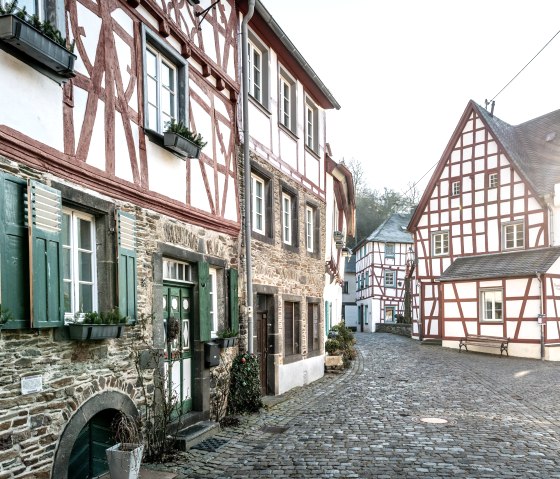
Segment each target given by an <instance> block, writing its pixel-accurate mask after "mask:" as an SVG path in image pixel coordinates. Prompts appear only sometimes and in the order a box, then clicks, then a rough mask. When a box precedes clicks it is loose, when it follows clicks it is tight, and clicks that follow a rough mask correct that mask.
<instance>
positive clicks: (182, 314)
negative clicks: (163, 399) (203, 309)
mask: <svg viewBox="0 0 560 479" xmlns="http://www.w3.org/2000/svg"><path fill="white" fill-rule="evenodd" d="M192 294H193V290H192V287H185V286H172V285H166V284H164V286H163V321H164V327H165V328H164V329H165V333H166V354H165V373H166V379H167V385H166V386H167V391H168V394H169V398H170V400H172V402H176V403H177V405H178V407H177V414H178V415H181V414H185V413H186V412H189V411H190V410H191V409H192V377H193V374H192V370H193V364H192V339H193V337H192V318H193V301H192Z"/></svg>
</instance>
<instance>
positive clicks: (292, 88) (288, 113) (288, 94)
mask: <svg viewBox="0 0 560 479" xmlns="http://www.w3.org/2000/svg"><path fill="white" fill-rule="evenodd" d="M278 83H279V87H280V91H279V94H278V105H279V107H280V111H279V112H278V113H279V120H280V124H282V125H283V126H285V127H286V128H287V129H288V130H290V131H292V132H295V129H296V84H295V81H294V80H293V79H292V78H291V77H290V76H289V75H288V74H287V73H286V72H285V71H284V70H283V69H282V68H280V78H279V82H278Z"/></svg>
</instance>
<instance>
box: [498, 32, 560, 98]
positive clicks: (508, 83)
mask: <svg viewBox="0 0 560 479" xmlns="http://www.w3.org/2000/svg"><path fill="white" fill-rule="evenodd" d="M559 33H560V30H558V31H557V32H556V33H555V34H554V36H553V37H552V38H551V39H550V40H549V41H548V42H546V44H545V46H544V47H542V48H541V49H540V50H539V51H538V53H537V54H536V55H535V56H534V57H533V58H531V60H529V63H527V65H525V66H524V67H523V68H522V69H521V70H519V72H518V73H517V75H515V76H514V77H513V78H512V79H511V80H510V81H509V82H507V84H506V86H505V87H503V88H502V89H501V90H500V91H499V92H498V93H496V94H495V95H494V98H492V100H490V102H492V101H494V100H495V99H496V97H497V96H498V95H499V94H500V93H502V92H503V91H504V90H505V89H506V88H507V87H508V86H509V85H510V83H511V82H512V81H513V80H515V79H516V78H517V77H518V76H519V75H520V74H521V72H522V71H523V70H525V68H527V67H528V66H529V65H530V63H531V62H532V61H533V60H534V59H535V58H537V57H538V56H539V55H540V53H541V52H542V51H543V50H544V49H545V48H546V47H547V46H548V45H549V43H550V42H551V41H552V40H554V39H555V38H556V36H557V35H558V34H559Z"/></svg>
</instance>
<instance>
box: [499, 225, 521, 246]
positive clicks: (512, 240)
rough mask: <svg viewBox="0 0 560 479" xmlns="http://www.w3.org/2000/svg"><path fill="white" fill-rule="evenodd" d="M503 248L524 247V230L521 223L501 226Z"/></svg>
mask: <svg viewBox="0 0 560 479" xmlns="http://www.w3.org/2000/svg"><path fill="white" fill-rule="evenodd" d="M503 237H504V248H505V249H513V248H523V246H524V245H525V228H524V225H523V223H510V224H507V225H503Z"/></svg>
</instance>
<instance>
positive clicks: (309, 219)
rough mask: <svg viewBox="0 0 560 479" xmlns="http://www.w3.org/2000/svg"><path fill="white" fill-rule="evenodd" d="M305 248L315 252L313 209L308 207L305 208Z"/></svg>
mask: <svg viewBox="0 0 560 479" xmlns="http://www.w3.org/2000/svg"><path fill="white" fill-rule="evenodd" d="M305 248H306V249H307V251H309V252H310V253H313V251H315V209H314V208H313V207H311V206H309V205H307V206H306V207H305Z"/></svg>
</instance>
